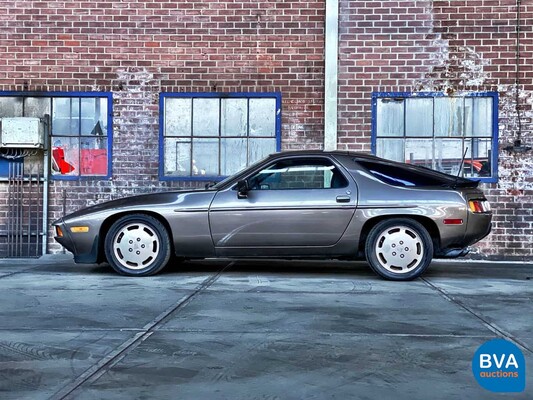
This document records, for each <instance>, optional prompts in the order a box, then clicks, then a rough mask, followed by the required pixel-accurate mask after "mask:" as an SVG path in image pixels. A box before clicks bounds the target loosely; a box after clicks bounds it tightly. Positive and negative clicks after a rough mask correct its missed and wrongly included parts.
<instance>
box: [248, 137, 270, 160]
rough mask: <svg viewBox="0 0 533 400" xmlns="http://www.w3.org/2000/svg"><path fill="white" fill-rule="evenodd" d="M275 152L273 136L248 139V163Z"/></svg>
mask: <svg viewBox="0 0 533 400" xmlns="http://www.w3.org/2000/svg"><path fill="white" fill-rule="evenodd" d="M275 152H276V140H275V139H274V138H273V139H249V140H248V164H252V163H254V162H256V161H259V160H261V159H263V158H265V157H266V156H268V155H269V154H272V153H275Z"/></svg>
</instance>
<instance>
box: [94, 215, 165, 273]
mask: <svg viewBox="0 0 533 400" xmlns="http://www.w3.org/2000/svg"><path fill="white" fill-rule="evenodd" d="M104 248H105V255H106V257H107V261H108V263H109V264H110V265H111V267H113V269H114V270H115V271H116V272H118V273H119V274H121V275H127V276H148V275H154V274H157V273H158V272H159V271H161V270H162V269H163V268H164V267H165V265H166V264H167V263H168V260H169V259H170V255H171V253H172V246H171V244H170V237H169V234H168V232H167V229H166V228H165V226H164V225H163V224H162V223H161V222H159V220H157V219H156V218H154V217H152V216H150V215H146V214H129V215H125V216H124V217H121V218H119V219H118V220H117V221H116V222H115V223H114V224H113V225H111V228H110V229H109V231H108V232H107V234H106V237H105V243H104Z"/></svg>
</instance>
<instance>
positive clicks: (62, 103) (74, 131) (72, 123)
mask: <svg viewBox="0 0 533 400" xmlns="http://www.w3.org/2000/svg"><path fill="white" fill-rule="evenodd" d="M79 117H80V99H79V98H62V97H60V98H54V99H53V111H52V134H53V135H79V133H80V121H79Z"/></svg>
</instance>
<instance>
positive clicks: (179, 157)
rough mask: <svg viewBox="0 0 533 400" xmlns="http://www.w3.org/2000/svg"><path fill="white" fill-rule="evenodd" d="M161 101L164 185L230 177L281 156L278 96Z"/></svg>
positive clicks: (213, 96)
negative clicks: (174, 180)
mask: <svg viewBox="0 0 533 400" xmlns="http://www.w3.org/2000/svg"><path fill="white" fill-rule="evenodd" d="M160 101H161V107H160V108H161V110H162V113H161V116H160V118H161V142H162V152H161V162H160V175H161V178H163V179H172V178H179V179H183V178H189V179H191V178H192V179H208V178H212V177H217V176H227V175H231V174H233V173H235V172H237V171H239V170H241V169H243V168H244V167H246V166H248V165H250V164H251V163H254V162H255V161H257V160H259V159H261V158H263V157H265V156H267V155H268V154H270V153H274V152H276V151H277V150H279V139H280V114H281V99H280V95H279V94H277V93H266V94H255V93H253V94H250V93H239V94H234V93H231V94H227V93H226V94H221V93H207V94H205V93H204V94H202V93H195V94H181V93H175V94H166V93H163V94H161V97H160Z"/></svg>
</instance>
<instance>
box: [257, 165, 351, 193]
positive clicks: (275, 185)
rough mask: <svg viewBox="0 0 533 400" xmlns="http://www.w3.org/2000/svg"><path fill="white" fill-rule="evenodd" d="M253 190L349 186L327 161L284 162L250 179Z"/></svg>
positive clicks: (271, 166) (335, 168) (270, 166)
mask: <svg viewBox="0 0 533 400" xmlns="http://www.w3.org/2000/svg"><path fill="white" fill-rule="evenodd" d="M249 181H250V187H251V189H252V190H287V189H289V190H290V189H332V188H343V187H346V186H348V181H347V180H346V178H345V177H344V176H343V175H342V173H341V172H340V171H339V170H338V168H337V167H336V166H335V165H334V164H333V163H331V161H329V160H326V159H296V160H282V161H278V162H276V163H274V164H271V165H269V166H268V167H266V168H265V169H263V170H261V171H259V172H258V173H256V174H255V175H254V176H252V177H251V178H250V179H249Z"/></svg>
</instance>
